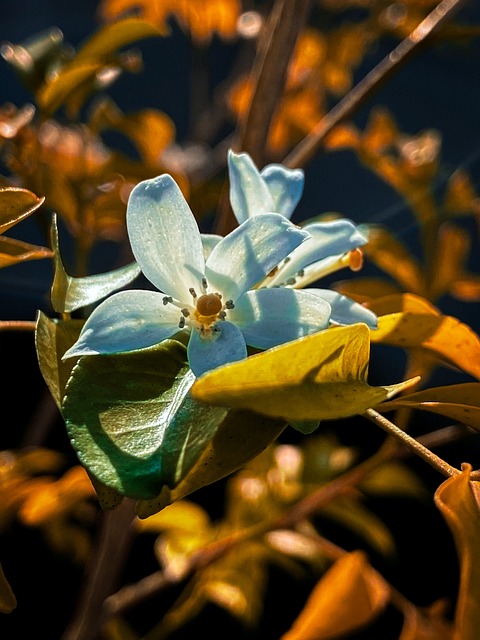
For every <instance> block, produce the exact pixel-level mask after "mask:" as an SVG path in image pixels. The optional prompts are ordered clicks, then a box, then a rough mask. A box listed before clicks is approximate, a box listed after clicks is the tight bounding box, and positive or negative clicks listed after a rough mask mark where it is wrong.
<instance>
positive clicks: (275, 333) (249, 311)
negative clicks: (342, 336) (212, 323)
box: [228, 288, 330, 349]
mask: <svg viewBox="0 0 480 640" xmlns="http://www.w3.org/2000/svg"><path fill="white" fill-rule="evenodd" d="M228 319H229V320H230V321H231V322H235V324H236V325H237V326H238V327H239V328H240V329H241V331H242V333H243V335H244V338H245V342H246V343H247V344H248V345H250V346H252V347H257V348H259V349H269V348H270V347H274V346H276V345H278V344H283V343H284V342H289V341H290V340H296V339H297V338H301V337H302V336H305V335H308V334H309V333H315V332H316V331H320V330H321V329H326V327H328V324H329V319H330V305H329V304H328V302H326V301H325V300H323V299H322V298H320V297H318V296H314V295H311V294H310V293H308V291H297V290H295V289H283V288H276V289H258V290H256V291H247V293H245V294H243V296H240V298H239V299H238V300H237V302H236V304H235V308H234V309H232V310H231V311H228Z"/></svg>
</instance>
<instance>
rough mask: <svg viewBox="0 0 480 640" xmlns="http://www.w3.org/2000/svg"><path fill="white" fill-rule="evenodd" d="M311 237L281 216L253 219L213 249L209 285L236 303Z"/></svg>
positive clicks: (206, 273)
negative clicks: (237, 299) (240, 296)
mask: <svg viewBox="0 0 480 640" xmlns="http://www.w3.org/2000/svg"><path fill="white" fill-rule="evenodd" d="M308 237H309V235H308V233H307V232H306V231H302V230H301V229H300V228H299V227H297V226H295V225H294V224H292V223H291V222H289V221H288V220H287V219H286V218H284V217H283V216H282V215H280V214H278V213H266V214H264V215H263V216H256V217H255V218H250V219H249V220H247V221H246V222H244V223H243V224H241V225H240V226H239V227H237V228H236V229H234V230H233V231H232V232H231V233H229V234H228V236H225V238H223V240H221V241H220V242H219V243H218V244H217V246H216V247H215V248H214V249H213V251H212V253H211V254H210V256H209V258H208V260H207V265H206V268H205V275H206V277H207V281H208V284H209V286H210V288H211V289H212V290H214V291H217V292H219V293H222V294H223V295H224V296H226V297H225V298H224V299H229V298H231V299H232V300H236V298H238V296H239V295H240V294H242V293H243V292H244V291H246V290H247V289H251V288H252V287H254V286H255V285H256V284H258V283H259V282H261V281H262V280H263V279H264V277H265V276H266V275H267V274H268V273H270V271H271V270H272V269H273V268H274V267H276V266H277V264H278V263H279V262H281V261H282V260H283V259H284V258H285V257H286V256H287V255H288V254H289V253H290V252H291V251H293V249H295V248H296V247H298V245H299V244H301V243H302V242H303V241H304V240H306V239H307V238H308Z"/></svg>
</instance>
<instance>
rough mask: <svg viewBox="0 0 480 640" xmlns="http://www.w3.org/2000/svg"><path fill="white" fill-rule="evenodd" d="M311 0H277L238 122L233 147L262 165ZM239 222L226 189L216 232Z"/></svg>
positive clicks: (224, 233)
mask: <svg viewBox="0 0 480 640" xmlns="http://www.w3.org/2000/svg"><path fill="white" fill-rule="evenodd" d="M310 4H311V0H277V1H276V2H275V3H274V6H273V9H272V11H271V12H270V16H269V18H268V22H267V25H266V27H265V32H264V34H263V35H262V36H261V41H260V47H259V50H258V52H257V55H256V58H255V61H254V64H253V69H252V74H251V75H252V78H253V84H254V88H253V95H252V99H251V102H250V107H249V111H248V114H247V117H246V119H245V121H244V122H243V123H242V124H240V125H239V129H238V132H237V141H236V142H235V143H234V144H232V147H233V148H235V149H236V150H237V151H245V152H247V153H248V154H249V155H250V156H251V157H252V159H253V161H254V162H255V163H256V164H257V166H259V167H260V166H263V165H264V160H265V149H266V147H267V138H268V132H269V130H270V124H271V121H272V118H273V115H274V113H275V109H276V108H277V106H278V104H279V100H280V97H281V95H282V92H283V89H284V86H285V79H286V75H287V69H288V65H289V63H290V58H291V56H292V53H293V51H294V48H295V44H296V42H297V38H298V35H299V33H300V32H301V30H302V29H303V27H304V26H305V23H306V20H307V16H308V13H309V9H310ZM235 225H236V222H235V219H234V216H233V212H232V209H231V206H230V203H229V198H228V193H227V191H226V190H225V191H224V194H223V197H222V198H221V201H220V206H219V212H218V215H217V221H216V223H215V233H219V234H220V235H226V234H227V233H228V232H230V231H231V230H232V229H233V228H234V227H235Z"/></svg>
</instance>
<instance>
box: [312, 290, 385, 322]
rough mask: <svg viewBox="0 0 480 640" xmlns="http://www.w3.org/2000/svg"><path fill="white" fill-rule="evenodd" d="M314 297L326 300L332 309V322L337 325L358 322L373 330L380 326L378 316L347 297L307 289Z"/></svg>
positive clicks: (332, 292) (328, 291)
mask: <svg viewBox="0 0 480 640" xmlns="http://www.w3.org/2000/svg"><path fill="white" fill-rule="evenodd" d="M306 291H309V292H310V293H312V294H313V295H317V296H319V297H320V298H323V299H324V300H326V301H327V302H328V303H329V305H330V306H331V307H332V317H331V320H332V322H335V323H336V324H355V323H356V322H364V323H365V324H367V325H368V326H369V327H370V328H371V329H376V328H377V326H378V321H377V316H376V315H375V314H374V313H373V311H370V309H367V308H366V307H364V306H363V305H362V304H359V303H358V302H355V300H352V299H351V298H348V297H347V296H343V295H342V294H340V293H337V292H336V291H332V290H331V289H306Z"/></svg>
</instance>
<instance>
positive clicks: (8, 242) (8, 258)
mask: <svg viewBox="0 0 480 640" xmlns="http://www.w3.org/2000/svg"><path fill="white" fill-rule="evenodd" d="M52 256H53V253H52V252H51V251H50V249H47V248H46V247H39V246H37V245H34V244H30V243H29V242H22V241H21V240H14V239H13V238H7V237H5V236H4V237H0V268H4V267H11V266H12V265H14V264H18V263H19V262H27V261H28V260H42V259H43V258H51V257H52Z"/></svg>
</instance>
